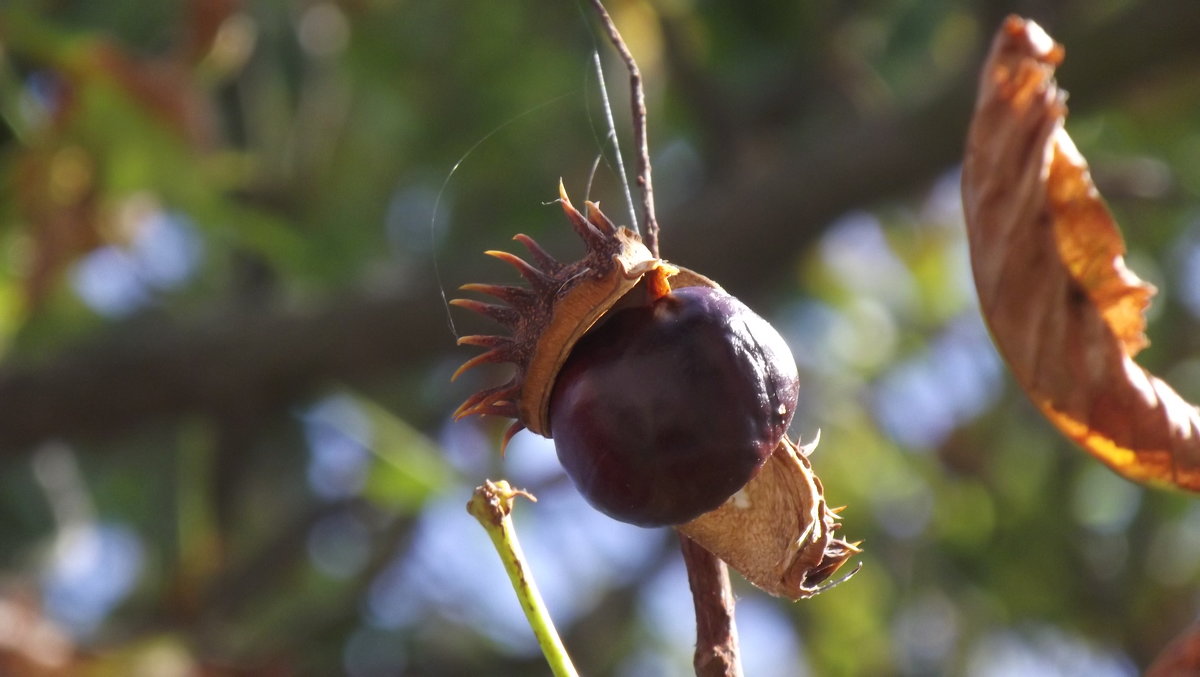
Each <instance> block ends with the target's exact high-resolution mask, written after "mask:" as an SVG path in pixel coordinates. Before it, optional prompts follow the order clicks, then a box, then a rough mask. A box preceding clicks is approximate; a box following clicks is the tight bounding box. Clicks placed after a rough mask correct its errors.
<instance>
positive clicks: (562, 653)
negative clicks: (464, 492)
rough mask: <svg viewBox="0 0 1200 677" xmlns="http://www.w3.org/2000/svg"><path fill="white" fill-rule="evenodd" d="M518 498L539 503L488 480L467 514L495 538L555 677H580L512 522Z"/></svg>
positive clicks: (526, 495) (514, 586)
mask: <svg viewBox="0 0 1200 677" xmlns="http://www.w3.org/2000/svg"><path fill="white" fill-rule="evenodd" d="M517 496H524V497H525V498H528V499H529V500H531V501H536V500H537V499H536V498H534V497H533V495H532V494H530V493H528V492H525V491H521V490H520V489H514V488H512V487H511V486H509V484H508V482H506V481H504V480H500V481H499V482H492V481H491V480H487V481H486V482H485V483H484V484H483V486H480V487H476V488H475V493H474V494H473V495H472V496H471V500H470V501H468V502H467V512H469V513H471V516H472V517H474V518H475V519H477V520H479V523H480V524H481V525H483V528H484V530H485V531H487V533H488V536H489V537H490V538H491V539H492V545H494V546H495V547H496V552H497V553H499V554H500V559H501V560H503V561H504V570H505V571H507V572H508V578H509V580H510V581H512V586H513V590H514V591H516V593H517V599H518V600H519V601H520V602H521V608H522V609H523V610H524V611H525V618H526V619H527V620H528V621H529V627H530V628H532V629H533V634H534V636H535V637H537V642H538V645H539V646H541V647H542V653H543V654H544V655H545V656H546V663H548V664H549V665H550V670H551V671H552V672H553V673H554V677H578V673H576V672H575V666H574V665H572V663H571V659H570V657H569V656H567V649H566V647H564V646H563V643H562V639H560V638H559V636H558V630H556V629H555V627H554V621H552V620H550V612H549V611H547V610H546V604H545V603H544V602H543V601H542V595H541V593H539V592H538V588H537V583H535V582H534V581H533V573H532V572H530V571H529V565H528V564H526V563H525V553H524V552H522V551H521V543H520V542H519V541H518V540H517V530H516V529H515V528H514V527H513V523H512V505H513V500H514V499H515V498H516V497H517Z"/></svg>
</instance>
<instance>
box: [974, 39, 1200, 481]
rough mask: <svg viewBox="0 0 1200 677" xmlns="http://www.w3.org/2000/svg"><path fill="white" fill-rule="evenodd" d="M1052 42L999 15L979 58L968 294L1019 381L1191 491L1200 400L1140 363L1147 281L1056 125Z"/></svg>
mask: <svg viewBox="0 0 1200 677" xmlns="http://www.w3.org/2000/svg"><path fill="white" fill-rule="evenodd" d="M1062 57H1063V50H1062V48H1061V46H1059V45H1058V44H1056V43H1055V42H1054V41H1053V40H1052V39H1051V38H1050V37H1049V36H1048V35H1047V34H1046V33H1045V32H1044V31H1043V30H1042V29H1041V28H1040V27H1039V26H1038V25H1037V24H1035V23H1033V22H1032V21H1026V20H1022V19H1020V18H1017V17H1009V18H1008V20H1007V21H1006V22H1005V24H1004V26H1003V27H1002V28H1001V30H1000V31H999V33H998V34H997V36H996V39H995V41H994V43H993V45H992V50H991V54H990V55H989V56H988V59H987V62H986V64H985V65H984V68H983V74H982V78H981V83H980V87H979V97H978V101H977V103H976V107H975V114H974V118H973V119H972V122H971V130H970V132H969V134H968V138H967V152H966V159H965V162H964V165H963V186H962V188H963V209H964V211H965V212H966V220H967V233H968V235H969V238H970V248H971V264H972V267H973V268H974V271H975V285H976V288H977V290H978V292H979V301H980V307H981V310H982V313H983V316H984V319H985V320H986V321H987V323H988V326H989V328H990V329H991V332H992V336H993V339H994V340H995V342H996V345H997V347H998V348H999V350H1000V352H1001V354H1003V356H1004V358H1005V359H1006V360H1007V361H1008V365H1009V367H1010V368H1011V369H1012V372H1013V374H1014V375H1015V376H1016V379H1017V381H1018V382H1019V383H1020V384H1021V387H1022V388H1024V389H1025V392H1026V393H1028V394H1029V396H1030V398H1031V399H1032V400H1033V401H1034V403H1035V404H1037V406H1038V407H1039V408H1040V409H1041V410H1042V412H1043V413H1044V414H1045V415H1046V417H1047V418H1049V419H1050V421H1051V422H1053V423H1054V424H1055V425H1056V426H1058V428H1059V429H1060V430H1061V431H1062V432H1063V433H1064V434H1066V435H1067V436H1068V437H1070V438H1071V439H1073V440H1075V441H1076V442H1078V443H1079V444H1080V445H1082V446H1083V447H1084V448H1085V449H1087V450H1088V451H1089V452H1091V453H1092V454H1093V455H1095V456H1096V457H1097V458H1099V459H1100V460H1102V461H1104V462H1105V463H1106V464H1108V465H1109V466H1111V467H1112V468H1113V469H1114V470H1116V471H1117V472H1118V473H1120V474H1121V475H1124V476H1125V477H1127V478H1129V479H1132V480H1135V481H1139V482H1153V483H1161V484H1170V485H1175V486H1179V487H1183V488H1185V489H1191V490H1200V412H1198V411H1197V409H1196V408H1195V407H1194V406H1193V405H1191V404H1189V403H1188V402H1186V401H1185V400H1184V399H1183V398H1181V397H1180V396H1179V395H1178V394H1177V393H1176V392H1175V391H1174V390H1172V389H1171V387H1170V386H1168V385H1167V384H1166V383H1164V382H1163V381H1161V380H1160V379H1158V378H1157V377H1155V376H1153V375H1152V374H1150V373H1149V372H1147V371H1146V370H1144V369H1142V368H1141V367H1140V366H1138V365H1137V364H1136V363H1134V361H1133V357H1134V355H1135V354H1136V353H1137V352H1138V351H1139V350H1140V349H1141V348H1142V347H1144V346H1145V345H1146V338H1145V335H1144V334H1143V333H1142V332H1143V330H1144V328H1145V320H1144V318H1143V316H1142V312H1143V311H1144V310H1145V308H1146V306H1147V305H1148V304H1149V301H1150V296H1151V295H1152V294H1153V293H1154V288H1153V287H1152V286H1151V285H1149V284H1147V283H1145V282H1143V281H1142V280H1140V279H1139V278H1138V277H1137V275H1135V274H1134V273H1133V272H1132V271H1130V270H1129V269H1128V268H1126V267H1125V262H1124V258H1123V255H1124V253H1125V246H1124V243H1123V241H1122V239H1121V234H1120V231H1119V230H1118V228H1117V225H1116V223H1115V222H1114V221H1113V218H1112V216H1111V215H1110V214H1109V212H1108V209H1107V208H1106V207H1105V205H1104V203H1103V201H1102V199H1101V197H1100V194H1099V192H1098V191H1097V190H1096V187H1095V185H1094V184H1093V183H1092V180H1091V176H1090V174H1089V172H1088V167H1087V162H1086V161H1085V160H1084V159H1083V157H1082V156H1081V155H1080V154H1079V152H1078V151H1077V150H1076V148H1075V145H1074V143H1073V142H1072V141H1071V138H1070V137H1069V136H1067V133H1066V131H1064V129H1063V122H1064V120H1065V117H1066V105H1065V95H1064V93H1063V92H1062V91H1061V90H1059V89H1058V86H1057V85H1056V84H1055V82H1054V80H1053V75H1054V68H1055V66H1057V65H1058V63H1059V62H1061V60H1062Z"/></svg>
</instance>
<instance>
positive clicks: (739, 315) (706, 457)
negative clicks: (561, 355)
mask: <svg viewBox="0 0 1200 677" xmlns="http://www.w3.org/2000/svg"><path fill="white" fill-rule="evenodd" d="M798 391H799V385H798V377H797V372H796V363H795V361H794V360H793V359H792V354H791V351H790V350H789V349H788V346H787V343H785V342H784V340H783V338H782V337H781V336H780V335H779V333H778V332H776V331H775V329H774V328H773V327H772V326H771V325H770V324H768V323H767V322H766V321H765V320H763V319H762V318H761V317H759V316H758V315H756V314H755V313H754V312H753V311H751V310H750V309H749V308H747V307H746V305H745V304H743V303H742V302H741V301H738V300H737V299H736V298H734V297H732V296H730V295H729V294H727V293H725V292H723V291H721V290H719V289H712V288H708V287H684V288H682V289H674V290H672V291H671V292H670V293H668V294H667V295H665V296H663V297H661V298H658V299H656V300H654V301H652V302H650V303H649V304H648V305H643V306H635V307H629V308H624V309H621V310H617V311H614V312H613V313H611V314H610V316H609V317H608V318H607V319H606V321H605V322H604V323H603V324H602V325H600V326H599V327H595V328H593V329H592V330H591V331H590V332H589V333H587V334H586V335H584V336H583V338H582V339H580V341H579V342H578V343H577V344H576V345H575V348H574V349H573V350H572V351H571V355H570V357H569V358H568V359H567V361H566V363H565V364H564V365H563V368H562V370H561V371H560V372H559V374H558V378H557V380H556V382H555V385H554V390H553V394H552V395H551V398H550V428H551V433H552V435H553V438H554V446H555V448H556V449H557V451H558V458H559V460H560V461H561V462H562V465H563V467H564V468H565V469H566V471H567V475H569V476H570V478H571V479H572V480H573V481H574V483H575V485H576V486H577V487H578V488H579V491H580V492H581V493H582V494H583V495H584V497H585V498H586V499H587V500H588V502H589V503H591V504H592V506H593V507H595V508H596V509H598V510H600V511H601V512H603V513H605V514H607V515H609V516H611V517H613V518H615V519H618V520H621V521H622V522H629V523H631V524H637V525H640V526H659V525H665V524H680V523H683V522H686V521H689V520H691V519H693V518H695V517H697V516H699V515H701V514H702V513H705V512H708V511H710V510H713V509H714V508H716V507H717V506H719V505H720V504H721V503H723V502H725V500H726V499H728V498H729V497H730V496H732V495H733V494H734V493H735V492H737V490H738V489H741V488H742V487H743V486H744V485H745V484H746V482H748V481H749V480H750V478H751V477H752V476H753V475H754V474H755V473H756V472H757V471H758V469H759V467H760V466H761V465H762V464H763V462H764V461H765V460H766V459H767V457H768V456H770V455H771V452H772V451H774V449H775V446H776V445H777V444H778V443H779V440H780V439H781V438H782V437H783V435H784V434H785V433H786V431H787V427H788V425H789V424H790V423H791V420H792V414H793V413H794V412H795V408H796V398H797V394H798Z"/></svg>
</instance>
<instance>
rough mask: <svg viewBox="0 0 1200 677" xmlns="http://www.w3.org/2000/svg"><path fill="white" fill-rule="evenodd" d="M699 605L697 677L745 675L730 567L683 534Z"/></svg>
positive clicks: (685, 558)
mask: <svg viewBox="0 0 1200 677" xmlns="http://www.w3.org/2000/svg"><path fill="white" fill-rule="evenodd" d="M679 546H680V549H681V550H683V561H684V563H685V564H687V572H688V585H689V586H690V587H691V589H692V604H694V605H695V607H696V653H695V657H694V659H693V667H694V668H695V670H696V677H742V663H741V660H740V659H739V658H738V636H737V626H736V625H735V624H734V621H733V606H734V602H733V589H732V588H730V587H729V569H728V568H727V567H726V566H725V563H724V562H722V561H721V560H720V559H719V558H718V557H717V556H716V555H714V554H712V553H710V552H709V551H707V550H705V549H704V548H702V547H700V546H699V545H697V544H696V542H695V541H693V540H692V539H690V538H688V537H687V536H684V535H683V534H679Z"/></svg>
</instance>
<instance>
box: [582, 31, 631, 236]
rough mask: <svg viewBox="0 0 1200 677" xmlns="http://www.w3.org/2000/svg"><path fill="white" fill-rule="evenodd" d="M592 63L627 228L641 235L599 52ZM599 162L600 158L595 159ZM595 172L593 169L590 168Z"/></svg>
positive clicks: (589, 190) (589, 182)
mask: <svg viewBox="0 0 1200 677" xmlns="http://www.w3.org/2000/svg"><path fill="white" fill-rule="evenodd" d="M592 62H593V63H595V65H596V81H597V82H599V83H600V100H601V101H602V102H604V119H605V121H606V122H608V138H609V139H610V140H611V141H612V147H613V155H614V156H616V160H617V174H618V175H619V176H620V177H621V188H623V189H624V190H625V202H626V204H628V205H629V226H630V227H631V228H633V232H635V233H639V234H640V233H641V230H640V229H639V228H638V220H637V212H636V211H635V210H634V207H633V195H632V193H630V191H629V176H628V175H627V174H625V160H623V159H622V158H621V144H620V142H618V141H617V125H616V123H614V122H613V113H612V104H610V103H609V101H608V87H607V86H605V84H604V67H603V66H601V65H600V52H592ZM596 159H597V161H599V159H600V158H596ZM592 171H593V172H595V167H592ZM591 188H592V180H591V178H590V177H589V178H588V192H589V193H590V192H591Z"/></svg>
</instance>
